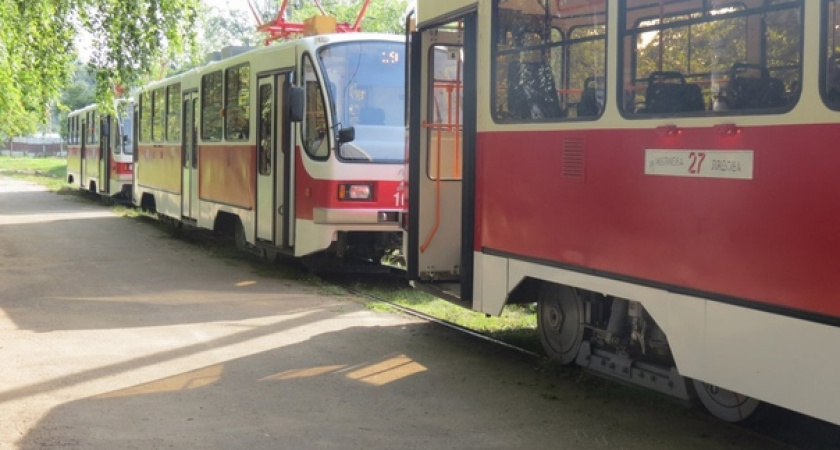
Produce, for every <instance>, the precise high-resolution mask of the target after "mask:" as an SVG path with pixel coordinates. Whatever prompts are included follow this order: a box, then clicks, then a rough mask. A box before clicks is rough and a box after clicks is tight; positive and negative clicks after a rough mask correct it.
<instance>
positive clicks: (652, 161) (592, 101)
mask: <svg viewBox="0 0 840 450" xmlns="http://www.w3.org/2000/svg"><path fill="white" fill-rule="evenodd" d="M838 3H840V2H837V1H833V0H832V1H823V2H813V3H811V2H803V1H798V0H791V1H782V2H774V3H773V4H772V5H766V4H765V3H764V2H758V1H746V2H742V3H739V4H738V6H732V4H730V3H726V2H715V1H712V2H691V1H680V2H677V1H668V0H661V1H658V0H657V1H653V2H644V1H635V0H627V1H618V0H611V1H607V2H602V1H585V0H561V1H547V2H540V1H535V2H499V1H496V0H486V1H484V0H479V1H477V2H470V5H472V6H470V5H457V7H456V5H453V6H452V7H451V8H448V7H447V6H446V5H443V4H441V3H440V2H435V1H423V0H420V1H419V2H418V18H419V20H418V25H417V29H418V31H417V32H416V33H414V34H413V36H412V41H413V42H412V50H411V53H412V54H411V56H410V58H411V64H410V74H411V79H412V84H411V89H412V90H413V91H414V90H416V92H417V93H415V94H413V95H412V97H411V99H410V103H411V107H410V111H416V115H415V116H414V117H409V123H410V126H411V128H410V129H411V132H412V136H411V137H410V144H409V145H410V150H409V161H410V173H409V179H410V180H411V183H410V185H409V193H410V197H409V215H408V217H409V226H408V231H407V235H406V239H405V242H406V249H405V252H406V255H407V261H408V275H409V279H411V280H412V282H413V283H414V284H415V285H417V286H418V287H421V288H423V289H426V290H430V291H432V292H436V293H438V295H441V296H442V297H445V298H450V299H452V300H454V301H457V302H459V303H462V304H466V305H468V306H470V307H471V308H473V309H475V310H477V311H482V312H485V313H488V314H499V313H501V311H502V309H503V308H504V306H505V305H507V304H510V303H525V302H533V301H537V302H538V310H539V311H540V312H539V313H538V316H540V315H541V318H540V319H539V322H540V328H541V330H540V331H539V332H540V333H541V337H542V338H543V342H544V345H545V346H546V347H547V351H548V353H549V354H550V355H552V356H554V357H556V358H557V359H558V360H560V361H561V362H564V363H572V362H574V363H577V364H580V365H583V366H585V367H588V368H590V369H592V370H594V371H596V372H598V373H602V374H605V375H609V376H612V377H615V378H619V379H623V380H624V381H627V382H631V383H637V384H640V385H643V386H645V387H649V388H652V389H657V390H660V391H662V392H667V393H670V394H672V395H676V396H678V397H685V395H686V394H687V393H688V392H690V391H688V390H687V389H684V387H685V386H683V387H680V388H672V387H669V386H667V385H665V384H668V383H670V384H675V385H679V384H681V383H683V381H682V380H683V378H682V377H687V379H689V381H686V382H685V383H688V384H690V383H694V386H695V388H697V389H698V390H700V391H704V390H705V391H706V394H703V393H702V392H701V400H703V401H704V404H706V405H707V407H708V408H709V409H710V411H711V412H712V413H713V414H714V415H716V416H718V417H720V418H723V419H725V420H731V421H738V420H741V419H744V418H747V417H748V416H750V415H751V414H752V413H753V412H754V409H753V408H754V407H755V405H756V404H757V402H755V400H754V399H758V400H762V401H766V402H769V403H773V404H776V405H779V406H782V407H785V408H789V409H793V410H796V411H799V412H802V413H804V414H808V415H811V416H814V417H817V418H820V419H823V420H826V421H829V422H832V423H835V424H840V408H838V407H837V405H836V404H835V403H836V402H834V401H833V399H836V398H838V394H840V387H838V384H837V380H838V379H840V363H838V362H836V361H834V360H832V359H830V358H825V357H824V355H827V354H832V349H833V347H834V346H835V343H837V342H840V302H838V301H836V293H837V292H838V291H840V285H839V284H838V283H837V278H836V276H834V275H833V271H834V267H836V262H837V260H838V259H840V239H838V237H837V236H836V232H835V230H836V229H837V228H838V227H840V214H838V211H837V209H836V208H833V207H831V206H830V205H834V204H837V203H838V201H840V189H838V185H837V182H836V177H835V176H834V175H833V173H832V171H831V170H829V169H828V167H836V163H840V161H838V155H837V153H836V151H834V150H833V149H832V148H831V145H830V144H828V143H829V142H832V140H833V138H831V137H830V136H834V135H836V133H837V132H840V128H838V125H837V123H838V122H840V120H839V119H840V57H838V56H837V55H840V36H838V35H837V31H836V30H837V29H838V27H837V25H838V22H840V15H839V14H838V13H839V12H840V4H838ZM463 6H466V8H463ZM704 8H707V10H704ZM544 30H553V31H551V32H545V31H544ZM672 30H674V32H673V33H672V32H671V31H672ZM688 30H690V32H689V31H688ZM761 30H764V31H761ZM708 32H714V33H716V35H718V36H723V38H722V39H726V44H725V45H720V46H717V47H714V48H712V49H708V51H707V49H706V48H703V47H702V45H705V44H697V45H698V46H697V47H691V48H692V51H691V52H688V51H686V50H684V49H687V48H689V47H686V46H689V45H692V44H693V42H690V41H689V39H692V38H695V39H698V41H697V42H701V39H703V33H708ZM541 33H545V34H541ZM677 36H680V38H679V39H685V41H679V42H678V41H677V39H678V38H677ZM686 36H689V37H686ZM779 36H782V37H781V38H779V39H778V40H774V39H776V38H777V37H779ZM668 39H672V40H671V41H669V40H668ZM712 41H713V40H710V41H708V42H712ZM720 43H721V44H723V43H724V42H723V41H720ZM681 45H684V46H682V47H681ZM671 48H677V49H683V50H678V51H676V52H674V51H672V50H668V49H671ZM659 49H666V50H663V51H660V50H659ZM435 52H437V53H439V54H440V55H450V56H452V57H456V56H457V55H462V58H463V59H461V60H459V61H456V62H457V63H458V64H460V66H459V68H458V69H457V73H458V74H460V75H459V76H457V77H455V78H452V77H451V76H448V75H447V74H451V73H453V72H452V69H451V67H452V64H453V61H452V58H451V57H450V58H446V57H444V56H438V57H433V56H432V55H434V54H436V53H435ZM704 52H705V53H704ZM711 54H714V55H715V59H713V60H706V59H704V58H706V57H708V55H711ZM692 55H693V56H692ZM703 55H707V56H703ZM677 56H679V57H677ZM692 57H693V58H694V59H692V60H691V63H690V64H688V63H685V61H687V58H692ZM575 58H578V59H575ZM680 58H683V59H680ZM450 84H455V85H457V88H456V92H457V94H456V96H457V98H458V99H459V105H460V108H459V109H458V110H457V111H456V112H455V114H449V115H448V116H447V115H445V114H440V112H439V111H440V108H439V106H440V105H441V98H443V97H444V96H445V94H443V93H445V92H447V89H448V88H447V86H448V85H450ZM417 130H419V132H418V131H417ZM438 130H443V131H438ZM452 130H462V131H461V135H460V136H458V137H457V138H456V141H460V142H461V143H462V145H461V146H458V145H453V144H452V143H451V136H447V134H446V133H448V132H452ZM456 134H457V133H456ZM447 137H449V140H447ZM452 155H458V158H460V159H459V161H460V164H461V165H460V166H459V167H455V168H451V167H450V168H448V167H447V166H446V164H447V162H446V160H447V158H451V157H452ZM831 161H834V162H831ZM452 197H457V199H453V198H452ZM565 289H568V290H565ZM557 293H560V294H557ZM637 306H640V307H641V309H639V308H638V307H637ZM613 318H618V319H622V320H615V321H613V320H611V319H613ZM564 320H565V322H564ZM570 321H571V322H572V323H573V325H571V326H570V325H569V322H570ZM574 323H577V324H578V325H574ZM582 324H585V326H584V325H582ZM639 324H642V325H641V326H639ZM617 331H622V332H624V333H626V334H624V335H619V334H617ZM627 355H630V356H627ZM596 362H597V363H601V364H604V365H605V366H609V365H613V366H615V367H617V368H618V369H616V370H613V371H611V370H609V369H599V368H598V367H596ZM598 365H600V364H598ZM669 367H671V368H674V369H676V370H678V374H677V375H675V374H676V372H669ZM619 369H620V370H619ZM653 378H656V379H658V380H660V382H659V383H657V382H654V381H651V380H652V379H653ZM690 380H693V381H690ZM663 382H664V384H663ZM740 394H743V395H740ZM727 401H732V404H731V405H728V404H726V402H727ZM715 402H718V404H717V405H715V404H714V403H715ZM709 403H712V405H711V406H709Z"/></svg>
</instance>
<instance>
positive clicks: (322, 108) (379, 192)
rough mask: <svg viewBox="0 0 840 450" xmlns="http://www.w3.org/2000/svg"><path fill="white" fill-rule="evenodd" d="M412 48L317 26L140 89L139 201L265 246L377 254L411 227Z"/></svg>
mask: <svg viewBox="0 0 840 450" xmlns="http://www.w3.org/2000/svg"><path fill="white" fill-rule="evenodd" d="M404 53H405V40H404V39H403V38H402V37H400V36H391V35H379V34H369V33H345V34H330V35H319V36H310V37H303V38H300V39H295V40H290V41H286V42H282V43H279V44H277V45H272V46H268V47H263V48H259V49H254V50H250V51H247V52H245V53H241V54H238V55H234V56H231V57H229V58H226V59H223V60H221V61H217V62H213V63H210V64H208V65H206V66H204V67H201V68H198V69H194V70H192V71H190V72H187V73H184V74H181V75H178V76H175V77H171V78H167V79H164V80H161V81H158V82H155V83H153V84H151V85H149V86H146V87H144V88H142V89H141V90H140V91H139V92H138V93H137V94H136V95H137V101H138V105H139V107H138V109H139V138H138V142H139V144H138V151H137V155H136V159H135V161H136V178H135V186H134V201H135V204H137V205H138V206H141V207H144V208H146V209H150V210H154V211H156V212H157V213H158V214H160V215H162V216H165V217H169V218H172V219H174V220H176V221H179V222H183V223H186V224H190V225H193V226H197V227H200V228H207V229H215V230H222V231H224V230H229V231H231V232H233V233H234V235H235V236H236V239H237V243H238V244H239V245H241V246H246V247H249V248H257V249H259V250H261V251H263V252H265V253H266V254H276V253H285V254H289V255H292V256H295V257H310V256H312V257H314V256H318V255H325V254H328V255H330V256H331V258H329V260H330V261H335V260H342V261H345V262H347V261H349V260H352V261H364V262H370V263H375V264H376V265H378V263H379V259H380V258H381V257H382V256H383V255H384V254H385V253H386V252H387V251H389V250H392V249H398V248H399V246H400V243H399V242H400V238H401V234H400V225H399V223H400V222H399V219H400V213H401V212H402V210H403V198H402V188H401V182H402V179H403V174H402V171H403V167H404V166H403V164H404V158H405V129H404V105H405V103H404V100H403V97H404V89H405V61H404V57H403V56H404ZM334 256H338V257H339V258H332V257H334Z"/></svg>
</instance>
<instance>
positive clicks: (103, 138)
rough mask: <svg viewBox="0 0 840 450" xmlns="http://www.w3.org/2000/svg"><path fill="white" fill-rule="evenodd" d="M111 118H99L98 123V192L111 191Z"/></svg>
mask: <svg viewBox="0 0 840 450" xmlns="http://www.w3.org/2000/svg"><path fill="white" fill-rule="evenodd" d="M112 148H113V147H112V143H111V116H100V122H99V181H98V182H97V187H98V189H99V192H106V193H110V191H111V177H110V174H111V170H110V169H111V167H110V166H111V149H112Z"/></svg>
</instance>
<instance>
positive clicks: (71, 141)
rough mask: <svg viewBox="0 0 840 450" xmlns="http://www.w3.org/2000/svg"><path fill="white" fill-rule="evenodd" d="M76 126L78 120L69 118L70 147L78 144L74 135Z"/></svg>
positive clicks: (68, 134) (68, 141)
mask: <svg viewBox="0 0 840 450" xmlns="http://www.w3.org/2000/svg"><path fill="white" fill-rule="evenodd" d="M75 124H76V118H75V117H68V118H67V144H69V145H72V144H75V143H76V142H75V141H74V140H73V138H74V137H75V135H74V132H75V130H74V129H73V127H74V126H75Z"/></svg>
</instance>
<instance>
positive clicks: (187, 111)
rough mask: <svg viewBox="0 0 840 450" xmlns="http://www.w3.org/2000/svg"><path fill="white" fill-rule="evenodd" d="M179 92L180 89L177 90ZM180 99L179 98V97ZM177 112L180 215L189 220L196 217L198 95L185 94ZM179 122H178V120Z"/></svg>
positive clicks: (193, 92) (194, 93)
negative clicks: (178, 113) (178, 115)
mask: <svg viewBox="0 0 840 450" xmlns="http://www.w3.org/2000/svg"><path fill="white" fill-rule="evenodd" d="M179 91H180V89H179ZM179 97H180V96H179ZM178 103H179V106H178V109H179V112H181V111H183V115H182V120H183V123H181V124H179V129H180V130H181V133H182V136H181V137H179V139H180V140H181V152H182V154H181V160H182V168H181V171H182V177H181V180H182V181H181V182H182V183H183V184H182V186H181V215H182V216H184V217H189V218H196V217H197V216H198V142H197V139H198V120H197V117H196V116H197V111H198V95H197V93H196V92H195V91H191V92H186V93H184V94H183V98H182V99H179V100H178ZM179 122H180V120H179Z"/></svg>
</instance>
